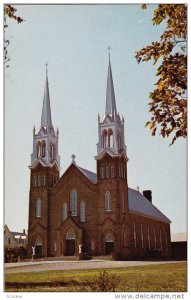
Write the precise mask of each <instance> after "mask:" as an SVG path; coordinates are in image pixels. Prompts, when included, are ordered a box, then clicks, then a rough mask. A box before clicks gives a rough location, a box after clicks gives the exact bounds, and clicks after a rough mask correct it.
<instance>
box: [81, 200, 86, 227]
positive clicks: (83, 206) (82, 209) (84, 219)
mask: <svg viewBox="0 0 191 300" xmlns="http://www.w3.org/2000/svg"><path fill="white" fill-rule="evenodd" d="M85 209H86V206H85V201H81V202H80V222H85V221H86V216H85Z"/></svg>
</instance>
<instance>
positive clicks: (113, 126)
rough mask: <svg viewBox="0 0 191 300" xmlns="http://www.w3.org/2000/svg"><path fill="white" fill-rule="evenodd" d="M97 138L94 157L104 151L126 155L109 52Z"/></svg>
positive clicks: (115, 154)
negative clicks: (104, 102) (104, 97)
mask: <svg viewBox="0 0 191 300" xmlns="http://www.w3.org/2000/svg"><path fill="white" fill-rule="evenodd" d="M108 49H110V48H108ZM98 138H99V141H98V144H97V157H96V158H98V157H100V156H102V153H103V152H105V151H107V152H108V153H109V154H110V155H111V156H120V155H121V154H122V152H123V153H124V154H125V156H126V146H125V139H124V119H123V118H122V119H121V117H120V115H119V113H117V108H116V101H115V92H114V85H113V76H112V70H111V61H110V54H109V64H108V74H107V88H106V106H105V116H104V117H103V118H98Z"/></svg>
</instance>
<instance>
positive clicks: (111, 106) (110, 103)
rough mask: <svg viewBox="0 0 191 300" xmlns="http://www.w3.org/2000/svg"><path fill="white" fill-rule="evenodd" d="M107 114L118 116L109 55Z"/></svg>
mask: <svg viewBox="0 0 191 300" xmlns="http://www.w3.org/2000/svg"><path fill="white" fill-rule="evenodd" d="M105 114H106V115H107V114H108V115H110V116H116V115H117V109H116V102H115V92H114V86H113V76H112V71H111V61H110V54H109V65H108V75H107V91H106V106H105Z"/></svg>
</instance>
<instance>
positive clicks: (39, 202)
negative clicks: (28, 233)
mask: <svg viewBox="0 0 191 300" xmlns="http://www.w3.org/2000/svg"><path fill="white" fill-rule="evenodd" d="M41 206H42V203H41V199H40V198H38V199H37V200H36V213H35V215H36V218H41Z"/></svg>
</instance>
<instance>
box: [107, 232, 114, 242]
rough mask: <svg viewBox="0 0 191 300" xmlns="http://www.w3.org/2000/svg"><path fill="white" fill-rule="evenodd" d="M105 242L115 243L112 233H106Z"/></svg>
mask: <svg viewBox="0 0 191 300" xmlns="http://www.w3.org/2000/svg"><path fill="white" fill-rule="evenodd" d="M105 241H106V242H115V237H114V234H113V232H112V231H109V232H107V234H106V236H105Z"/></svg>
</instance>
